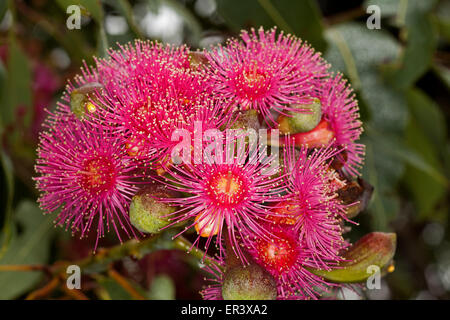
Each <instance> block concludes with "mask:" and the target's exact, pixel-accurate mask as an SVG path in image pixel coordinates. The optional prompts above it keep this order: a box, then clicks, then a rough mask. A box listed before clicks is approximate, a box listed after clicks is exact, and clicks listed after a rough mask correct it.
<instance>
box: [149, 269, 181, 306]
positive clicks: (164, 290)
mask: <svg viewBox="0 0 450 320" xmlns="http://www.w3.org/2000/svg"><path fill="white" fill-rule="evenodd" d="M148 298H149V299H150V300H175V284H174V283H173V281H172V279H171V278H170V277H169V276H167V275H164V274H162V275H157V276H155V277H154V278H153V280H152V283H151V286H150V290H149V292H148Z"/></svg>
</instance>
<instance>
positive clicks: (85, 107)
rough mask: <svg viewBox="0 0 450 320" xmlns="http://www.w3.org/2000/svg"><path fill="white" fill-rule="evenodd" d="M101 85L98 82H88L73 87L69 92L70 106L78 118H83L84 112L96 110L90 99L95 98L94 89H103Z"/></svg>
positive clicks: (90, 112) (88, 112) (89, 112)
mask: <svg viewBox="0 0 450 320" xmlns="http://www.w3.org/2000/svg"><path fill="white" fill-rule="evenodd" d="M103 88H104V87H103V85H102V84H101V83H98V82H90V83H86V84H85V85H83V86H81V87H79V88H77V89H74V90H73V91H72V92H71V93H70V107H71V109H72V112H73V113H74V114H75V115H76V116H77V117H78V118H84V117H85V115H86V114H92V113H95V112H96V111H97V106H96V104H95V103H93V102H92V100H94V101H95V100H96V99H95V96H94V93H95V91H96V90H103Z"/></svg>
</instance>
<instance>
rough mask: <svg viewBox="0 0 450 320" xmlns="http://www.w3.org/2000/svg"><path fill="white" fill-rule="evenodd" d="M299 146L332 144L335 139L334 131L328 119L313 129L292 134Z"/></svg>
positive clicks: (314, 146) (315, 146)
mask: <svg viewBox="0 0 450 320" xmlns="http://www.w3.org/2000/svg"><path fill="white" fill-rule="evenodd" d="M291 138H293V139H294V143H295V145H296V146H297V147H301V146H308V147H309V148H322V147H325V146H327V145H329V144H330V142H331V141H332V140H333V139H334V133H333V131H332V130H331V129H330V127H329V124H328V122H327V121H326V120H322V121H320V123H319V124H318V125H317V126H316V127H315V128H314V129H313V130H311V131H308V132H304V133H297V134H293V135H291Z"/></svg>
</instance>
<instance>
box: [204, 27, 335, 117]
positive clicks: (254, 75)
mask: <svg viewBox="0 0 450 320" xmlns="http://www.w3.org/2000/svg"><path fill="white" fill-rule="evenodd" d="M241 39H242V41H238V40H236V39H233V40H230V41H229V42H228V44H227V45H226V46H225V47H220V46H219V47H217V48H214V49H213V50H212V51H211V52H209V53H206V57H207V58H208V60H209V62H210V66H209V67H208V71H209V74H210V77H211V81H212V85H213V87H214V91H215V92H216V93H218V94H221V95H222V96H223V97H225V98H229V99H231V101H232V103H234V104H239V105H240V106H241V107H242V108H243V109H246V108H249V109H256V110H258V111H259V112H260V113H261V114H262V115H263V116H264V118H265V120H266V122H267V123H268V124H270V123H274V121H275V120H274V118H273V116H272V114H271V111H275V112H278V113H283V112H284V111H286V110H289V109H290V106H289V105H290V104H305V103H308V102H309V101H310V100H309V94H310V91H311V90H312V89H313V86H314V85H315V84H316V83H317V81H318V80H319V79H321V78H323V77H325V76H326V75H327V68H328V66H327V64H326V63H325V62H324V60H323V59H322V58H321V57H320V54H319V53H315V52H314V50H313V49H311V47H310V46H309V45H306V44H304V43H302V41H301V40H299V39H297V38H295V37H294V36H292V35H284V34H283V32H281V33H279V34H278V35H277V34H276V29H271V30H269V31H264V30H263V29H262V28H261V29H259V30H258V32H256V31H255V30H253V29H252V31H251V33H250V34H249V33H247V32H246V31H243V32H242V34H241Z"/></svg>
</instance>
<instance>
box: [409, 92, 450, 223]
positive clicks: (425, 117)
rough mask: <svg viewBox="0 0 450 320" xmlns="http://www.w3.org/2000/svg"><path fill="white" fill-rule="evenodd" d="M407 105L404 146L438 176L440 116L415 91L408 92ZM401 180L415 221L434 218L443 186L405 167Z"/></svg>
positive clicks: (443, 133)
mask: <svg viewBox="0 0 450 320" xmlns="http://www.w3.org/2000/svg"><path fill="white" fill-rule="evenodd" d="M408 102H409V107H410V109H411V115H412V116H411V119H410V123H409V124H408V128H407V131H406V143H407V145H408V147H409V148H410V149H411V150H414V152H416V153H417V154H419V155H420V156H421V157H422V158H423V159H424V160H425V161H426V162H427V163H428V164H429V165H430V166H432V167H433V168H434V169H435V170H436V171H439V172H442V171H443V167H442V164H441V163H440V161H439V154H440V153H442V152H441V150H442V146H443V145H445V139H446V128H445V118H444V115H443V114H442V112H441V111H440V109H439V107H438V106H437V105H435V103H434V102H433V101H432V100H431V99H430V98H428V97H427V96H426V95H425V94H424V93H422V92H421V91H419V90H417V89H412V90H410V91H409V92H408ZM442 176H443V173H442ZM404 180H405V185H406V187H407V189H408V190H409V191H410V193H411V194H412V195H413V197H412V200H413V202H414V203H415V204H416V207H417V211H418V214H419V218H432V217H434V215H435V213H436V210H435V209H436V208H435V207H436V204H437V203H438V202H439V201H440V200H441V199H442V197H443V196H444V195H445V193H446V188H445V183H444V184H443V183H441V182H440V181H439V180H436V178H435V177H434V176H433V175H430V174H428V173H427V172H426V171H423V170H420V169H418V168H416V167H414V166H412V165H408V166H407V170H406V173H405V179H404Z"/></svg>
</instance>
